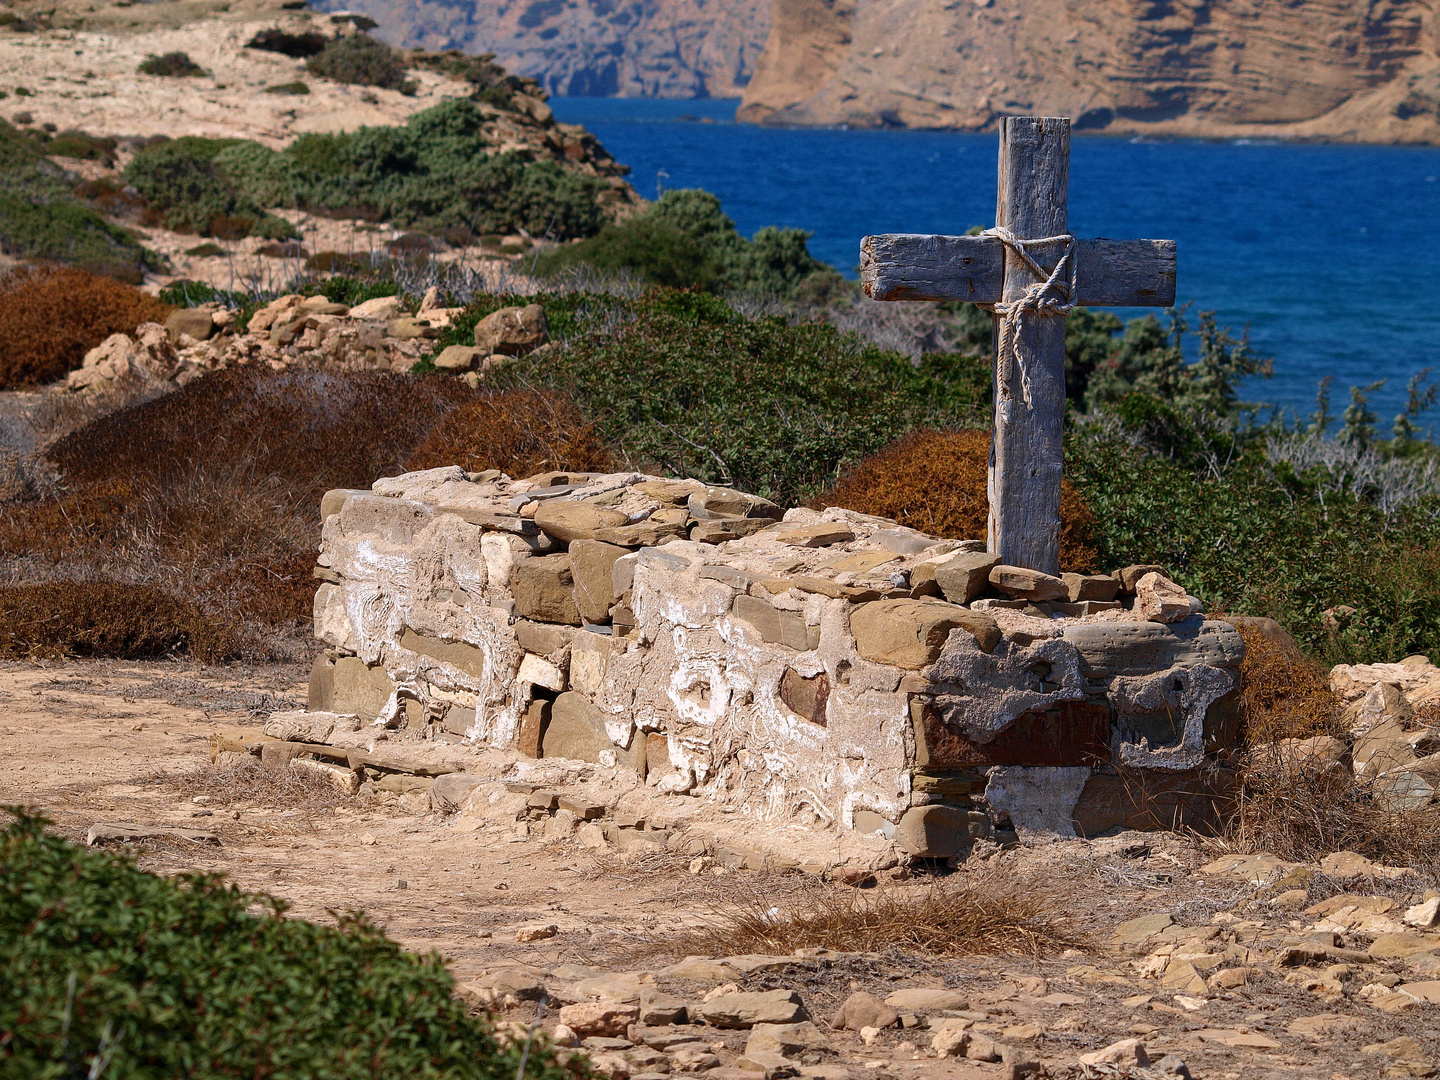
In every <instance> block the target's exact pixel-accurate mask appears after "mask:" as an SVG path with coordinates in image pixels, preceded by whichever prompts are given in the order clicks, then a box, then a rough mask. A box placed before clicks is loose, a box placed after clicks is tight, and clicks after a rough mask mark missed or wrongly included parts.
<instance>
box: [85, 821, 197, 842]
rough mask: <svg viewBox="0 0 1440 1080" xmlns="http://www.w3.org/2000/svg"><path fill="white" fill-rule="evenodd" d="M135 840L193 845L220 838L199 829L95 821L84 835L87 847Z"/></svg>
mask: <svg viewBox="0 0 1440 1080" xmlns="http://www.w3.org/2000/svg"><path fill="white" fill-rule="evenodd" d="M135 840H189V841H190V842H191V843H194V844H218V843H220V838H219V837H218V836H216V835H215V834H214V833H208V832H202V831H201V830H199V829H182V828H180V827H178V826H170V825H136V824H134V823H133V822H129V821H116V822H113V823H109V824H107V823H104V822H99V821H97V822H96V823H95V824H94V825H91V826H90V828H89V830H88V831H87V832H86V833H85V844H86V846H87V847H99V846H101V845H102V844H123V843H126V842H128V841H135Z"/></svg>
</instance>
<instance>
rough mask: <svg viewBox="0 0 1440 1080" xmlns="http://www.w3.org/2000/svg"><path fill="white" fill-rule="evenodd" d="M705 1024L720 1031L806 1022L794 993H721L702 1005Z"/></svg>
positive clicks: (799, 1002)
mask: <svg viewBox="0 0 1440 1080" xmlns="http://www.w3.org/2000/svg"><path fill="white" fill-rule="evenodd" d="M700 1015H701V1016H703V1017H704V1018H705V1022H706V1023H707V1024H710V1025H711V1026H712V1027H718V1028H753V1027H754V1026H755V1025H756V1024H794V1023H798V1022H799V1021H801V1020H804V1019H806V1014H805V1006H804V1004H803V1003H802V1002H801V1000H800V995H799V994H797V993H796V992H795V991H794V990H763V991H760V992H758V993H731V994H721V995H720V996H719V997H716V998H712V999H711V1000H710V1001H707V1002H705V1003H704V1004H702V1005H701V1006H700Z"/></svg>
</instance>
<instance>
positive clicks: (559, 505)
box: [535, 499, 630, 554]
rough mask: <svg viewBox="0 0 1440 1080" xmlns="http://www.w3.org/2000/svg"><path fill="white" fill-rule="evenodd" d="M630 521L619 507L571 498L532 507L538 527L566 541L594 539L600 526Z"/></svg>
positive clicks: (606, 527) (605, 527)
mask: <svg viewBox="0 0 1440 1080" xmlns="http://www.w3.org/2000/svg"><path fill="white" fill-rule="evenodd" d="M629 523H630V519H629V518H628V517H626V516H625V514H624V513H623V512H622V511H620V510H609V509H606V508H605V507H603V506H592V505H590V504H588V503H582V502H576V501H574V500H573V499H551V500H549V501H548V502H543V503H541V504H540V506H539V508H538V509H536V511H535V524H536V525H537V526H539V528H540V530H541V531H542V532H544V533H545V534H546V535H548V536H553V537H554V538H555V539H556V540H560V541H562V542H564V543H567V544H568V543H572V542H573V541H576V540H593V539H594V538H595V534H596V533H597V532H599V531H600V530H601V529H608V528H614V527H615V526H618V525H628V524H629ZM622 554H623V552H622Z"/></svg>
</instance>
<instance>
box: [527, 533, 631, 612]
mask: <svg viewBox="0 0 1440 1080" xmlns="http://www.w3.org/2000/svg"><path fill="white" fill-rule="evenodd" d="M537 516H538V515H537ZM624 554H625V549H624V548H623V547H617V546H616V545H615V544H604V543H601V542H600V541H598V540H576V541H574V542H573V543H571V545H570V574H571V577H572V578H573V579H574V582H575V584H574V590H573V591H574V596H575V607H576V608H577V609H578V610H579V612H580V618H582V619H583V620H585V621H586V622H587V623H606V622H609V621H610V609H611V608H612V607H613V606H614V605H615V603H616V602H617V601H618V600H619V599H620V598H619V597H618V596H616V595H615V594H614V592H612V591H611V583H612V577H611V573H610V571H611V569H612V568H613V567H614V565H615V560H616V559H619V558H620V557H621V556H623V555H624Z"/></svg>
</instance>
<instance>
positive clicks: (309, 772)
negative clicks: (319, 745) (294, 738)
mask: <svg viewBox="0 0 1440 1080" xmlns="http://www.w3.org/2000/svg"><path fill="white" fill-rule="evenodd" d="M290 768H291V769H293V770H294V771H295V772H297V773H299V774H300V775H301V776H309V777H313V778H316V779H320V780H324V781H326V782H328V783H330V784H332V785H334V786H335V787H336V788H338V789H339V790H340V791H341V792H343V793H344V794H346V795H354V794H355V793H356V792H358V791H359V790H360V776H359V774H358V773H356V772H355V770H354V769H351V768H347V767H346V766H344V765H333V764H331V763H330V762H328V761H316V760H314V759H313V758H304V757H297V758H295V760H293V761H291V762H290Z"/></svg>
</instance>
